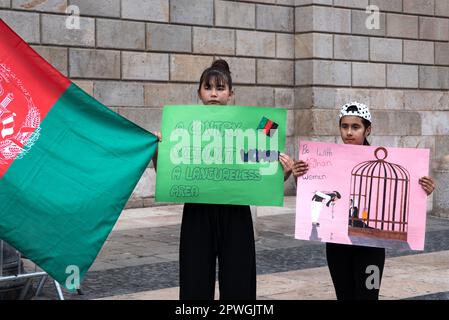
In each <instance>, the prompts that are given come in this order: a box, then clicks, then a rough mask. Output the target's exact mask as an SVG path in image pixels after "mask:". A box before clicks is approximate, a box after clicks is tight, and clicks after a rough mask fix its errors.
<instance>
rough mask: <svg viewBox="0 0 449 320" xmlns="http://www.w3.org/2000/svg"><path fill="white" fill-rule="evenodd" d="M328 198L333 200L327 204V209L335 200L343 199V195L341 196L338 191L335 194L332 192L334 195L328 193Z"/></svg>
mask: <svg viewBox="0 0 449 320" xmlns="http://www.w3.org/2000/svg"><path fill="white" fill-rule="evenodd" d="M326 194H327V195H328V196H330V197H331V199H330V200H329V201H328V202H327V203H326V206H327V207H329V205H330V204H331V202H332V201H333V200H335V198H337V199H341V194H340V192H338V191H334V192H332V193H326Z"/></svg>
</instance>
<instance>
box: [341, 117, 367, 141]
mask: <svg viewBox="0 0 449 320" xmlns="http://www.w3.org/2000/svg"><path fill="white" fill-rule="evenodd" d="M359 118H360V119H361V120H362V124H363V127H364V128H365V130H366V129H368V127H371V121H369V120H366V119H365V118H362V117H359ZM341 119H342V118H340V123H339V126H340V127H341ZM363 145H364V146H369V145H370V144H369V142H368V140H367V139H366V138H365V140H364V141H363Z"/></svg>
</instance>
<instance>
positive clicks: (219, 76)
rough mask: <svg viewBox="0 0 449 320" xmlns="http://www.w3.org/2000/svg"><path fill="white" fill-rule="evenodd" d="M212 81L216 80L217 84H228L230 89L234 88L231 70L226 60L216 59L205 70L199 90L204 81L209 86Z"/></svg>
mask: <svg viewBox="0 0 449 320" xmlns="http://www.w3.org/2000/svg"><path fill="white" fill-rule="evenodd" d="M211 82H215V83H216V84H217V85H228V88H229V90H232V77H231V71H230V70H229V65H228V63H227V62H226V61H225V60H223V59H218V60H215V61H214V62H213V63H212V65H211V66H210V67H209V68H207V69H206V70H204V71H203V74H202V75H201V78H200V86H199V88H198V90H201V86H202V85H203V83H205V84H206V85H207V86H209V85H210V84H211Z"/></svg>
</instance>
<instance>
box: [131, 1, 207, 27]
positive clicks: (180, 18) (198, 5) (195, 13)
mask: <svg viewBox="0 0 449 320" xmlns="http://www.w3.org/2000/svg"><path fill="white" fill-rule="evenodd" d="M131 1H132V0H131ZM170 18H171V20H170V21H171V22H176V23H186V24H194V25H208V26H211V25H213V23H214V0H189V1H185V0H171V1H170Z"/></svg>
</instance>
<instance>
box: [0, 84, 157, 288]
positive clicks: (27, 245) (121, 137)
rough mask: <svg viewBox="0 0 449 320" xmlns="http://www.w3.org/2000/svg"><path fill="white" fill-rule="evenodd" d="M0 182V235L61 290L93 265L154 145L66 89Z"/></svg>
mask: <svg viewBox="0 0 449 320" xmlns="http://www.w3.org/2000/svg"><path fill="white" fill-rule="evenodd" d="M40 134H41V136H40V137H39V139H38V141H37V142H36V143H35V144H34V145H33V146H32V148H31V151H30V152H29V153H28V154H27V155H26V156H25V157H24V158H23V159H16V160H15V161H14V162H13V163H12V165H11V166H10V168H9V170H8V171H7V173H6V174H5V176H4V177H3V179H1V180H0V234H2V237H3V238H4V240H6V241H7V242H9V243H10V244H11V245H13V246H14V247H16V248H17V249H18V250H19V251H22V252H23V253H24V254H25V255H26V256H27V257H28V258H30V259H32V260H33V261H34V262H36V263H37V264H38V265H40V266H41V267H42V268H43V269H44V270H46V271H47V272H49V273H50V274H51V275H52V276H53V277H54V278H55V279H56V280H58V281H59V282H60V283H61V284H63V285H64V284H65V283H64V282H65V279H66V277H67V275H68V274H66V268H67V266H70V265H75V266H78V267H79V268H80V274H81V277H82V276H83V275H84V274H85V272H86V271H87V270H88V268H89V267H90V265H91V264H92V263H93V261H94V259H95V258H96V256H97V254H98V252H99V250H100V249H101V247H102V245H103V243H104V241H105V240H106V238H107V236H108V234H109V232H110V231H111V229H112V227H113V225H114V224H115V222H116V220H117V218H118V216H119V214H120V212H121V210H122V209H123V207H124V206H125V204H126V202H127V200H128V198H129V196H130V194H131V192H132V190H133V189H134V187H135V185H136V183H137V181H138V180H139V178H140V177H141V175H142V174H143V172H144V170H145V168H146V167H147V165H148V162H149V161H150V159H151V157H152V155H153V154H154V152H155V149H156V143H157V138H156V137H155V136H154V135H152V134H150V133H148V132H146V131H145V130H143V129H142V128H140V127H138V126H137V125H135V124H133V123H131V122H129V121H128V120H126V119H124V118H122V117H121V116H119V115H117V114H116V113H114V112H112V111H111V110H109V109H108V108H106V107H105V106H103V105H101V104H100V103H99V102H97V101H96V100H94V99H93V98H92V97H90V96H89V95H87V94H86V93H84V92H83V91H82V90H81V89H79V88H78V87H77V86H76V85H74V84H72V85H71V86H70V87H69V88H68V89H67V91H66V92H65V93H64V94H63V96H62V97H61V98H60V99H59V100H58V101H57V103H56V104H55V105H54V106H53V108H52V109H51V110H50V112H49V113H48V114H47V116H46V117H45V118H44V120H43V121H42V123H41V131H40Z"/></svg>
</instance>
